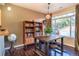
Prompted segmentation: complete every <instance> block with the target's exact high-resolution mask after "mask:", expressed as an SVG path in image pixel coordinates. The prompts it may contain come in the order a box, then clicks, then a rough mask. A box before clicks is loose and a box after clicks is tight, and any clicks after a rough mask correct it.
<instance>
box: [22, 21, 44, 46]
mask: <svg viewBox="0 0 79 59" xmlns="http://www.w3.org/2000/svg"><path fill="white" fill-rule="evenodd" d="M40 35H43V25H42V23H41V22H34V21H24V22H23V43H24V45H30V44H34V37H35V36H40Z"/></svg>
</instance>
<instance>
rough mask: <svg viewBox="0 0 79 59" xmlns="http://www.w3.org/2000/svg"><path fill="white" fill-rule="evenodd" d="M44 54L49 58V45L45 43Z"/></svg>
mask: <svg viewBox="0 0 79 59" xmlns="http://www.w3.org/2000/svg"><path fill="white" fill-rule="evenodd" d="M45 54H46V55H47V56H49V43H48V42H45Z"/></svg>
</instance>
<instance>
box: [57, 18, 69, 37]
mask: <svg viewBox="0 0 79 59" xmlns="http://www.w3.org/2000/svg"><path fill="white" fill-rule="evenodd" d="M56 26H57V28H58V31H59V34H60V35H64V36H69V37H70V18H69V17H66V18H61V19H57V20H56Z"/></svg>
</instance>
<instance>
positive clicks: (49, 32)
mask: <svg viewBox="0 0 79 59" xmlns="http://www.w3.org/2000/svg"><path fill="white" fill-rule="evenodd" d="M52 32H53V31H52V27H47V28H46V29H45V34H46V35H47V36H49V35H50V34H51V33H52Z"/></svg>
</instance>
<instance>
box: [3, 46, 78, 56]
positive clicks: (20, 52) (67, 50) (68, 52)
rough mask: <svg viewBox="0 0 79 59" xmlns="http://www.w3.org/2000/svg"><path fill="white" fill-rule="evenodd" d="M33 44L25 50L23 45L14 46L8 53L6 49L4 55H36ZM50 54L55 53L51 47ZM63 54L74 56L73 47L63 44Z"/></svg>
mask: <svg viewBox="0 0 79 59" xmlns="http://www.w3.org/2000/svg"><path fill="white" fill-rule="evenodd" d="M33 50H34V45H31V46H28V48H26V49H25V50H24V49H23V47H19V48H16V49H15V50H14V53H12V54H10V53H9V50H6V53H5V56H38V55H37V54H36V53H34V51H33ZM49 53H50V56H54V55H55V53H54V51H53V50H52V49H50V52H49ZM63 54H64V56H76V53H75V50H74V48H73V47H70V46H64V53H63ZM56 56H60V54H58V53H56Z"/></svg>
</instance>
